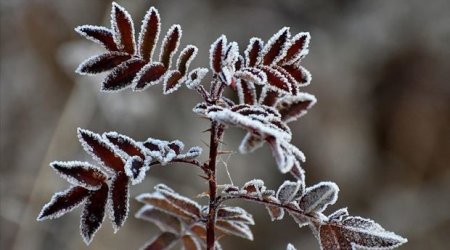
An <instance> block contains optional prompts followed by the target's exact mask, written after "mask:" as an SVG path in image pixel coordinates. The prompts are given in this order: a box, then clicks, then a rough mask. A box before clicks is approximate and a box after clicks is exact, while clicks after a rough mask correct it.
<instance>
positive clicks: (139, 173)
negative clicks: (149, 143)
mask: <svg viewBox="0 0 450 250" xmlns="http://www.w3.org/2000/svg"><path fill="white" fill-rule="evenodd" d="M150 161H151V157H149V158H148V159H147V160H146V161H145V162H144V161H143V160H142V159H141V158H139V157H137V156H133V157H130V158H128V160H127V162H126V164H125V174H126V175H127V176H128V177H129V178H130V179H131V184H133V185H136V184H139V183H141V182H142V181H143V180H144V178H145V172H147V171H148V170H149V169H150V167H149V164H150Z"/></svg>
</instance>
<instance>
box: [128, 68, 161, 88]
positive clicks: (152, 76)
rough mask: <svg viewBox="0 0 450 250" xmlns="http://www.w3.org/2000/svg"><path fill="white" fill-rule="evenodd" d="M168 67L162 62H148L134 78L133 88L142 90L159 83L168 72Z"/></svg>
mask: <svg viewBox="0 0 450 250" xmlns="http://www.w3.org/2000/svg"><path fill="white" fill-rule="evenodd" d="M166 71H167V70H166V67H165V66H164V65H163V64H162V63H160V62H153V63H148V64H147V65H145V66H144V67H142V69H141V70H140V71H139V72H138V73H137V74H136V76H135V78H134V79H133V83H132V85H133V90H134V91H141V90H145V89H147V88H148V87H150V86H153V85H156V84H158V83H159V82H160V81H161V80H162V79H163V76H164V74H165V73H166Z"/></svg>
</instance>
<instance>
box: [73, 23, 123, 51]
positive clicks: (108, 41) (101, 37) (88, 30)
mask: <svg viewBox="0 0 450 250" xmlns="http://www.w3.org/2000/svg"><path fill="white" fill-rule="evenodd" d="M75 31H76V32H77V33H78V34H80V35H82V36H84V37H86V38H87V39H89V40H91V41H93V42H95V43H98V44H100V45H102V46H103V47H104V48H105V49H107V50H109V51H117V50H118V49H117V46H116V43H115V42H114V35H113V32H112V31H111V30H110V29H107V28H105V27H99V26H93V25H82V26H78V27H76V28H75Z"/></svg>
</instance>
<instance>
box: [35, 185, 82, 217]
mask: <svg viewBox="0 0 450 250" xmlns="http://www.w3.org/2000/svg"><path fill="white" fill-rule="evenodd" d="M89 194H90V191H89V190H87V189H85V188H82V187H72V188H69V189H67V190H65V191H64V192H59V193H56V194H55V195H53V197H52V199H51V200H50V201H49V202H48V203H47V204H46V205H45V206H44V207H43V208H42V211H41V213H40V214H39V216H38V218H37V219H38V220H39V221H42V220H46V219H55V218H59V217H61V216H63V215H64V214H66V213H68V212H70V211H72V210H73V209H75V208H77V207H78V206H79V205H80V204H81V203H83V201H85V200H86V198H87V197H88V195H89Z"/></svg>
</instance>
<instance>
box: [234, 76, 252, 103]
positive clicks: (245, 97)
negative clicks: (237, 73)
mask: <svg viewBox="0 0 450 250" xmlns="http://www.w3.org/2000/svg"><path fill="white" fill-rule="evenodd" d="M236 86H237V93H238V97H239V103H246V104H250V105H253V104H256V89H255V85H254V84H253V83H252V82H249V81H246V80H243V79H241V80H239V81H238V82H237V85H236Z"/></svg>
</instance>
